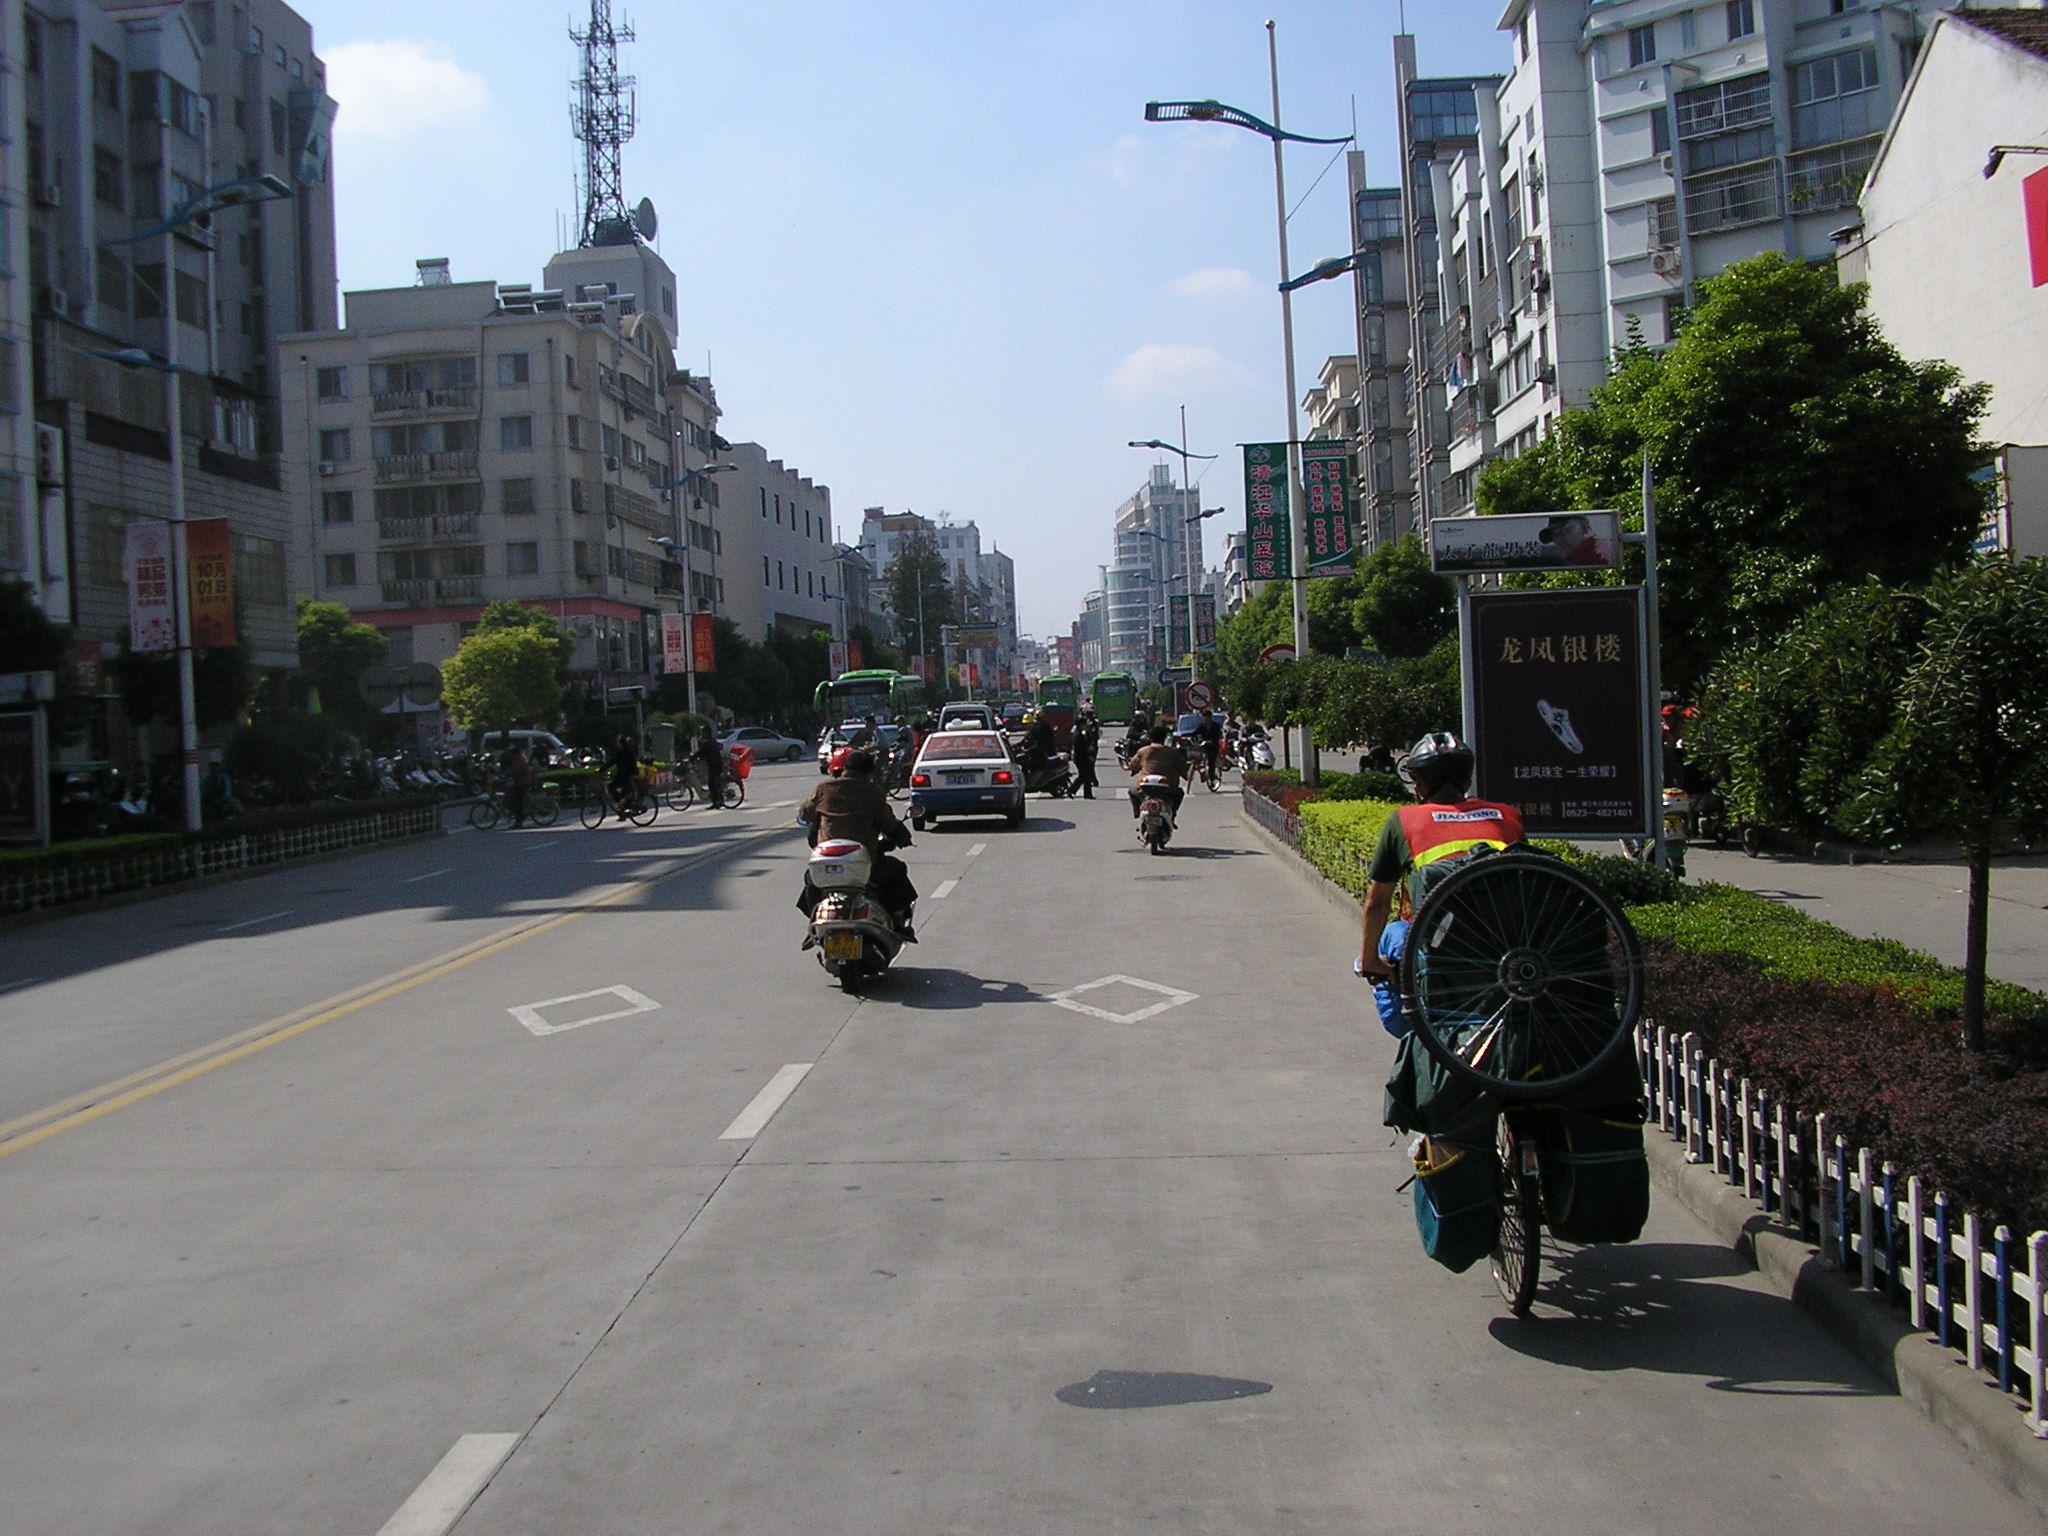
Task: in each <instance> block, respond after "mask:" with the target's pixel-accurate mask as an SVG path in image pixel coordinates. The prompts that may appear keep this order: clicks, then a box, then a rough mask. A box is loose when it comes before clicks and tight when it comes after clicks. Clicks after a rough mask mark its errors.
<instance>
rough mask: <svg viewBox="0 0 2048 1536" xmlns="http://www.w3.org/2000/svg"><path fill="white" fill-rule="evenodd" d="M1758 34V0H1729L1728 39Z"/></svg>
mask: <svg viewBox="0 0 2048 1536" xmlns="http://www.w3.org/2000/svg"><path fill="white" fill-rule="evenodd" d="M1755 35H1756V0H1728V41H1729V42H1731V43H1732V42H1734V41H1735V40H1736V39H1737V38H1738V37H1753V36H1755Z"/></svg>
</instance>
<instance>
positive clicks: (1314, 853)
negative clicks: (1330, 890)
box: [1299, 800, 1394, 897]
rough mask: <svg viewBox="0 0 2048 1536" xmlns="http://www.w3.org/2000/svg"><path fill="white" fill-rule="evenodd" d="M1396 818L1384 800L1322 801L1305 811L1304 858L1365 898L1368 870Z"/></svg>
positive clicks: (1303, 830)
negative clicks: (1383, 833)
mask: <svg viewBox="0 0 2048 1536" xmlns="http://www.w3.org/2000/svg"><path fill="white" fill-rule="evenodd" d="M1393 814H1394V807H1393V806H1391V805H1389V804H1387V802H1386V801H1384V800H1318V801H1314V802H1311V803H1310V804H1307V805H1304V806H1302V807H1301V822H1300V826H1301V831H1300V838H1299V842H1300V847H1301V856H1302V857H1303V858H1305V859H1307V860H1308V861H1309V863H1311V864H1313V865H1314V866H1315V867H1316V868H1317V869H1319V870H1320V871H1322V873H1323V874H1325V875H1327V876H1329V878H1330V879H1332V880H1334V881H1336V882H1337V884H1339V885H1341V886H1343V887H1344V889H1345V890H1347V891H1349V892H1351V894H1352V895H1354V896H1361V897H1362V896H1364V895H1365V888H1366V885H1367V883H1368V882H1367V880H1366V878H1365V870H1366V866H1367V865H1368V864H1370V863H1371V862H1372V850H1373V845H1374V844H1376V843H1377V842H1378V841H1379V838H1380V828H1382V827H1384V826H1385V825H1386V824H1387V818H1388V817H1389V816H1391V815H1393Z"/></svg>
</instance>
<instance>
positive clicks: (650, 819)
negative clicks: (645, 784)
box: [626, 789, 661, 827]
mask: <svg viewBox="0 0 2048 1536" xmlns="http://www.w3.org/2000/svg"><path fill="white" fill-rule="evenodd" d="M660 814H661V796H659V795H657V794H655V793H654V792H653V791H652V790H646V789H643V790H641V791H640V793H639V794H638V795H636V796H634V797H633V803H632V804H631V805H629V806H627V807H626V819H627V820H628V821H630V822H632V823H633V825H634V826H636V827H651V826H653V825H654V818H655V817H657V816H659V815H660Z"/></svg>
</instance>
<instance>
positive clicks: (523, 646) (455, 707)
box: [441, 604, 562, 732]
mask: <svg viewBox="0 0 2048 1536" xmlns="http://www.w3.org/2000/svg"><path fill="white" fill-rule="evenodd" d="M493 606H496V605H495V604H494V605H493ZM550 627H551V628H552V625H550ZM560 656H561V651H560V647H559V646H558V645H557V643H556V641H555V640H554V639H552V638H550V637H549V636H547V635H545V634H543V633H542V632H541V631H540V630H539V629H538V628H537V627H535V626H531V625H524V624H515V625H508V626H504V627H500V628H496V629H482V628H479V629H477V630H475V631H474V632H472V633H471V634H470V636H469V638H468V639H466V640H464V641H463V642H462V645H461V648H460V649H458V650H457V651H456V653H455V654H454V655H453V656H451V657H449V658H448V660H447V661H446V662H445V663H443V664H442V667H441V700H442V703H443V704H444V705H445V706H446V707H447V710H448V717H449V718H450V719H451V720H453V721H454V722H455V725H456V728H457V729H458V730H463V731H472V732H474V731H502V730H510V729H512V728H514V727H515V726H521V725H525V724H528V723H530V722H532V721H535V720H552V719H553V718H554V716H555V713H556V711H557V710H558V709H559V708H560V707H561V700H562V684H561V681H560V677H559V675H558V672H559V664H560Z"/></svg>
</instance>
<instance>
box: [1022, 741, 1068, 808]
mask: <svg viewBox="0 0 2048 1536" xmlns="http://www.w3.org/2000/svg"><path fill="white" fill-rule="evenodd" d="M1018 766H1019V767H1021V768H1023V770H1024V793H1025V794H1027V795H1051V796H1053V797H1054V798H1056V799H1057V798H1059V797H1061V796H1064V795H1071V794H1072V793H1073V792H1074V791H1075V789H1076V788H1078V787H1079V785H1080V779H1079V777H1078V776H1077V775H1076V774H1075V772H1074V768H1073V764H1072V762H1071V761H1070V760H1069V759H1068V757H1067V755H1066V753H1064V752H1055V753H1053V754H1052V756H1050V757H1048V758H1046V759H1045V760H1044V761H1043V762H1039V763H1025V762H1023V761H1021V760H1020V761H1019V764H1018Z"/></svg>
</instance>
